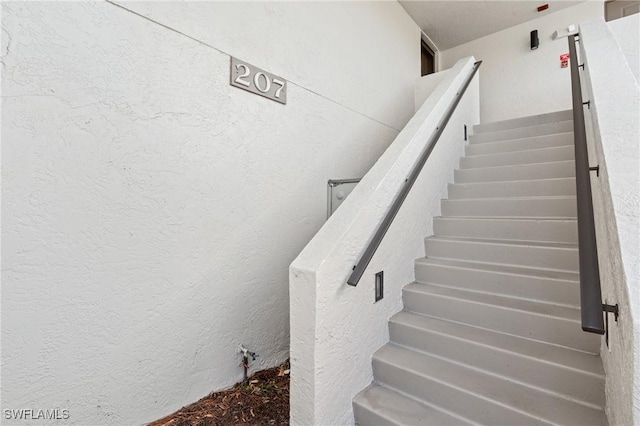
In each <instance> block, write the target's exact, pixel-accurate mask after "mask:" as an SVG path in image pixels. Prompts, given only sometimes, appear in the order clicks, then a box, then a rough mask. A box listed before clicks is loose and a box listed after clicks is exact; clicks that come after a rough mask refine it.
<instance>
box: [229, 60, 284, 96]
mask: <svg viewBox="0 0 640 426" xmlns="http://www.w3.org/2000/svg"><path fill="white" fill-rule="evenodd" d="M240 68H243V72H242V73H240ZM236 70H238V72H239V74H238V76H237V77H236V78H235V80H234V81H235V82H236V83H238V84H241V85H243V86H245V87H251V80H249V79H246V78H247V77H249V75H251V69H249V67H248V66H247V65H245V64H236ZM245 79H246V80H245ZM271 83H273V84H277V85H278V86H280V87H278V88H277V89H276V92H275V93H274V95H273V96H274V97H276V98H279V97H280V94H281V93H282V89H283V88H284V81H282V80H279V79H277V78H274V79H273V80H271V79H270V78H269V77H268V76H267V75H266V74H265V73H263V72H257V73H255V75H254V76H253V85H254V86H255V88H256V89H258V91H260V92H261V93H267V92H268V91H269V90H271Z"/></svg>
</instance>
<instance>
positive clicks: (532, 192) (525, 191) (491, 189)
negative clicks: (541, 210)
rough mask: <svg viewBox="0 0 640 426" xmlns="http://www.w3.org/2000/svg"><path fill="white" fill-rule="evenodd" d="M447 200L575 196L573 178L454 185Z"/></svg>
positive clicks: (450, 187)
mask: <svg viewBox="0 0 640 426" xmlns="http://www.w3.org/2000/svg"><path fill="white" fill-rule="evenodd" d="M448 194H449V199H454V198H482V197H536V196H545V195H575V194H576V180H575V178H556V179H537V180H512V181H508V182H500V183H496V182H478V183H454V184H449V186H448Z"/></svg>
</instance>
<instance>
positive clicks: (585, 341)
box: [402, 283, 600, 354]
mask: <svg viewBox="0 0 640 426" xmlns="http://www.w3.org/2000/svg"><path fill="white" fill-rule="evenodd" d="M402 297H403V301H404V306H405V309H406V310H407V311H410V312H415V313H418V314H422V315H426V316H431V317H435V318H442V319H445V320H451V321H457V322H461V323H464V324H470V325H475V326H477V327H482V328H488V329H491V330H495V331H499V332H503V333H508V334H513V335H516V336H520V337H525V338H529V339H533V340H538V341H544V342H548V343H551V344H555V345H559V346H565V347H568V348H572V349H577V350H580V351H584V352H589V353H593V354H596V353H597V352H598V350H599V348H600V337H599V336H596V335H594V334H591V333H584V332H582V330H581V328H580V310H579V309H577V308H573V307H568V306H562V305H555V304H550V303H543V302H538V301H530V300H523V299H517V298H511V297H507V296H501V295H495V294H486V293H478V292H473V291H467V290H461V289H456V288H451V287H444V286H438V285H433V284H423V283H412V284H409V285H407V286H405V288H404V289H403V294H402ZM506 319H508V320H506Z"/></svg>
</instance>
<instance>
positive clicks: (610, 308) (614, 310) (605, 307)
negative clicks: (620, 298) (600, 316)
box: [602, 302, 620, 347]
mask: <svg viewBox="0 0 640 426" xmlns="http://www.w3.org/2000/svg"><path fill="white" fill-rule="evenodd" d="M602 311H603V312H604V340H605V342H606V343H607V347H609V314H613V318H614V319H615V320H616V322H618V316H619V315H620V314H619V310H618V304H617V303H616V304H615V305H609V304H607V303H606V302H605V303H603V304H602Z"/></svg>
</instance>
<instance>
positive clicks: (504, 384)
mask: <svg viewBox="0 0 640 426" xmlns="http://www.w3.org/2000/svg"><path fill="white" fill-rule="evenodd" d="M373 370H374V374H375V376H376V377H377V378H378V379H379V380H380V381H382V382H383V383H386V384H388V385H389V386H392V387H396V388H398V389H400V390H401V391H403V392H406V393H408V394H410V395H414V396H415V397H417V398H419V399H421V400H424V401H430V403H431V404H432V405H435V406H438V407H441V408H443V409H445V410H449V411H455V412H456V413H459V414H460V415H462V416H463V417H469V418H472V419H473V420H474V422H476V423H480V424H500V425H530V424H536V425H540V424H573V425H578V424H580V425H601V424H603V420H604V413H603V412H602V410H598V409H594V408H592V407H588V406H585V405H583V404H579V403H577V402H575V401H570V400H567V399H564V398H559V397H558V395H556V394H551V393H548V392H545V391H543V390H541V389H537V388H534V387H530V386H526V385H523V384H521V383H517V382H514V381H511V380H508V379H505V378H503V377H500V376H496V375H494V374H491V373H489V372H486V371H482V370H479V369H476V368H472V367H469V366H467V365H463V364H458V363H455V362H452V361H450V360H446V359H443V358H440V357H436V356H433V355H430V354H426V353H422V352H418V351H413V350H410V349H408V348H404V347H400V346H397V345H393V344H388V345H386V346H384V347H383V348H382V349H380V350H379V351H378V352H376V354H375V355H374V358H373Z"/></svg>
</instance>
